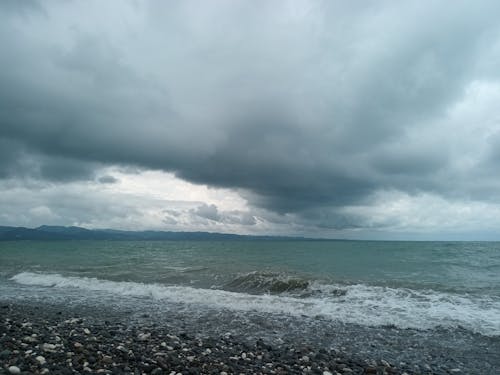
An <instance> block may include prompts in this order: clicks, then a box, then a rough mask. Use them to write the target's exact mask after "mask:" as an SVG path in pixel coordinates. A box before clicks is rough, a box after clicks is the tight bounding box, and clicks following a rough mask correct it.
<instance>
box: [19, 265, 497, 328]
mask: <svg viewBox="0 0 500 375" xmlns="http://www.w3.org/2000/svg"><path fill="white" fill-rule="evenodd" d="M12 280H13V281H15V282H17V283H19V284H24V285H34V286H35V285H36V286H43V287H53V288H73V289H74V288H76V289H81V290H85V291H91V292H101V293H104V294H110V295H120V296H131V297H145V298H152V299H154V300H161V301H170V302H175V303H189V304H196V305H199V306H207V307H212V308H222V309H230V310H239V311H258V312H265V313H278V314H291V315H296V316H301V315H306V316H311V317H314V316H318V315H320V316H323V317H325V318H327V319H333V320H338V321H340V322H345V323H357V324H363V325H371V326H380V325H395V326H397V327H400V328H419V329H431V328H434V327H437V326H443V327H457V326H461V327H464V328H466V329H470V330H472V331H475V332H478V333H481V334H485V335H489V336H497V335H500V300H498V298H496V297H490V296H469V295H458V294H450V293H441V292H436V291H431V290H427V291H416V290H411V289H403V288H402V289H395V288H387V287H377V286H369V285H363V284H357V285H350V286H339V285H323V286H317V287H321V288H323V289H324V290H323V292H324V293H321V295H320V296H311V297H307V298H295V297H291V296H284V295H267V294H265V295H252V294H247V293H236V292H229V291H224V290H216V289H215V290H214V289H197V288H192V287H188V286H167V285H161V284H142V283H135V282H115V281H109V280H100V279H96V278H86V277H66V276H62V275H59V274H42V273H31V272H23V273H19V274H17V275H15V276H13V277H12ZM339 288H340V289H345V291H346V293H345V295H338V293H337V294H329V293H328V290H329V289H331V290H332V291H335V290H338V289H339Z"/></svg>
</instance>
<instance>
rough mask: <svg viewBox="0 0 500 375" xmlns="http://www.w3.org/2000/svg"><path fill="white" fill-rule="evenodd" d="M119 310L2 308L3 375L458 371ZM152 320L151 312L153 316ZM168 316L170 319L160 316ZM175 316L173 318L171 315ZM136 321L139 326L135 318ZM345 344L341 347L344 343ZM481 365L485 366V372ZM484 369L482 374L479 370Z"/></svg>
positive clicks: (9, 305) (457, 371)
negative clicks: (216, 332)
mask: <svg viewBox="0 0 500 375" xmlns="http://www.w3.org/2000/svg"><path fill="white" fill-rule="evenodd" d="M141 317H142V318H143V319H139V320H138V319H133V320H130V319H129V317H128V316H127V314H125V313H120V312H117V311H111V310H109V311H106V310H96V309H90V308H78V309H76V308H68V307H63V306H55V305H42V306H38V307H32V306H30V305H29V304H22V303H16V304H13V303H3V304H2V305H1V306H0V348H1V349H0V363H1V367H0V373H2V374H75V373H76V374H94V373H95V374H171V375H174V374H177V375H178V374H219V375H224V374H322V375H329V374H335V375H337V374H461V373H468V372H463V371H462V370H461V369H460V368H442V367H441V368H432V367H431V366H429V365H426V366H427V368H425V367H424V368H418V369H415V367H414V365H412V364H406V363H400V364H395V363H391V362H389V361H387V360H385V359H384V358H379V359H378V360H376V359H373V358H369V359H367V358H362V357H359V356H357V355H356V353H349V352H346V351H344V350H342V348H324V347H318V346H315V345H314V344H304V343H303V342H302V343H301V342H298V341H297V340H290V339H288V338H287V339H285V340H283V339H277V340H269V339H262V338H257V339H255V340H253V339H252V340H248V339H246V338H245V337H235V336H233V335H231V334H224V335H218V336H217V335H211V334H208V335H207V332H200V331H199V330H198V331H197V330H196V329H194V328H195V327H191V329H189V328H188V329H186V327H185V326H184V327H182V325H180V324H178V323H179V322H175V323H176V325H175V326H177V327H178V328H177V329H176V328H172V327H173V326H172V325H171V324H164V323H162V322H160V323H155V319H151V318H152V316H151V315H149V314H147V313H144V314H142V315H141ZM153 318H154V317H153ZM165 319H166V320H165V321H168V317H167V318H165ZM173 319H178V317H173ZM139 322H140V324H139ZM344 349H345V348H344ZM485 371H486V370H485ZM478 373H482V372H478ZM484 373H487V372H484Z"/></svg>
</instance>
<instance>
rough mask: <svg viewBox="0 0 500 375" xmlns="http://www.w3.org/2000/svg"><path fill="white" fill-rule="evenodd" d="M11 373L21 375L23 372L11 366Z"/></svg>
mask: <svg viewBox="0 0 500 375" xmlns="http://www.w3.org/2000/svg"><path fill="white" fill-rule="evenodd" d="M9 372H10V373H11V374H20V373H21V370H20V369H19V367H17V366H10V367H9Z"/></svg>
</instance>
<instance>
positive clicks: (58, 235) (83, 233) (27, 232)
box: [0, 225, 346, 241]
mask: <svg viewBox="0 0 500 375" xmlns="http://www.w3.org/2000/svg"><path fill="white" fill-rule="evenodd" d="M17 240H115V241H116V240H126V241H127V240H128V241H187V240H189V241H196V240H233V241H241V240H245V241H249V240H250V241H263V240H264V241H346V240H337V239H325V238H307V237H294V236H290V237H289V236H267V235H265V236H264V235H262V236H260V235H244V234H231V233H217V232H171V231H153V230H148V231H125V230H115V229H86V228H82V227H74V226H73V227H63V226H48V225H42V226H40V227H37V228H26V227H8V226H0V241H17Z"/></svg>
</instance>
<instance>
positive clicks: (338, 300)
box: [0, 240, 500, 373]
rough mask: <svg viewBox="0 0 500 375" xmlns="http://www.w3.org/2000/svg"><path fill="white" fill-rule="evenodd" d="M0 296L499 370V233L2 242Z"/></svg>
mask: <svg viewBox="0 0 500 375" xmlns="http://www.w3.org/2000/svg"><path fill="white" fill-rule="evenodd" d="M0 302H2V303H7V302H19V303H30V304H33V305H36V304H41V305H42V304H47V303H50V304H55V305H60V306H71V307H72V308H75V307H78V306H81V307H82V308H83V307H85V308H89V307H90V308H95V309H99V308H104V307H105V308H109V309H113V310H115V311H125V312H127V314H128V315H129V318H130V319H131V321H132V320H134V319H136V320H137V319H141V317H148V319H156V320H157V321H158V322H162V321H163V322H165V324H179V325H182V326H183V327H187V328H191V329H192V330H200V331H203V332H205V333H206V334H207V335H217V334H231V335H237V336H241V337H243V338H244V339H248V340H254V339H255V338H256V337H264V338H265V339H267V340H270V341H273V340H274V341H275V342H284V341H285V340H302V341H304V342H308V343H310V344H311V345H320V346H325V347H338V348H342V350H346V351H349V350H351V351H352V352H353V353H357V354H359V355H363V356H365V357H370V358H381V357H384V358H385V359H388V360H391V361H394V362H403V363H404V362H406V363H413V362H415V363H422V361H427V362H428V363H431V364H433V366H435V365H436V363H437V364H438V365H440V364H442V365H443V366H445V365H447V366H456V367H457V368H458V369H460V368H463V369H465V370H463V371H465V372H466V373H500V243H499V242H402V241H401V242H399V241H307V240H296V241H278V240H238V241H53V242H52V241H13V242H0ZM176 322H177V323H176ZM448 362H449V363H448ZM485 363H486V367H480V366H484V364H485ZM474 366H476V367H474ZM474 368H476V369H480V370H477V372H475V371H473V370H471V369H474ZM467 369H468V370H467ZM497 370H498V372H496V371H497Z"/></svg>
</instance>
